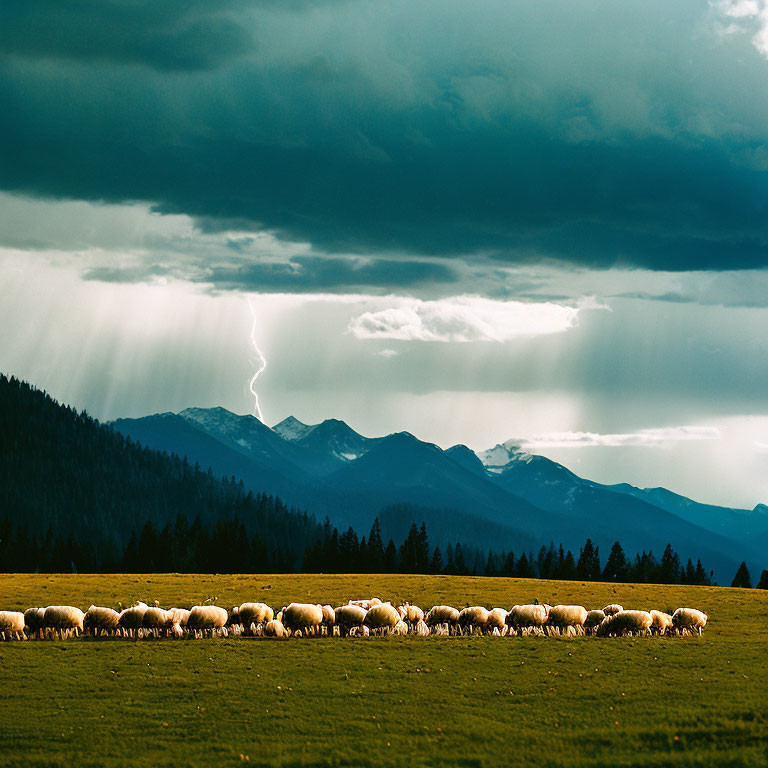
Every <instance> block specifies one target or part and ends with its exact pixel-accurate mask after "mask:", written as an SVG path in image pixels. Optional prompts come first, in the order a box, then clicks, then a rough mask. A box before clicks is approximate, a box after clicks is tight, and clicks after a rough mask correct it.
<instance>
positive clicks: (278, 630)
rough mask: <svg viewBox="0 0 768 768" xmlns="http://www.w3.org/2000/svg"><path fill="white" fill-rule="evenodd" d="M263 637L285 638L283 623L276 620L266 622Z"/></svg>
mask: <svg viewBox="0 0 768 768" xmlns="http://www.w3.org/2000/svg"><path fill="white" fill-rule="evenodd" d="M264 635H265V637H285V636H286V632H285V627H284V626H283V622H282V621H278V620H277V619H272V620H270V621H268V622H267V624H266V626H265V627H264Z"/></svg>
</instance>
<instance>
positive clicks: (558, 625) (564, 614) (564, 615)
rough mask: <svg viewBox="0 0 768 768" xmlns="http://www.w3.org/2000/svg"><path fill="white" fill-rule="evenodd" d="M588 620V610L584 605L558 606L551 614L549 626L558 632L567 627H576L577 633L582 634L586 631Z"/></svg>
mask: <svg viewBox="0 0 768 768" xmlns="http://www.w3.org/2000/svg"><path fill="white" fill-rule="evenodd" d="M586 620H587V609H586V608H585V607H584V606H583V605H556V606H555V607H554V608H552V610H550V612H549V617H548V618H547V625H548V626H549V627H551V628H552V630H554V631H557V632H559V631H560V630H561V629H564V628H567V627H574V629H575V631H576V633H577V634H580V633H582V632H583V631H584V622H585V621H586ZM568 634H571V633H570V632H569V633H568Z"/></svg>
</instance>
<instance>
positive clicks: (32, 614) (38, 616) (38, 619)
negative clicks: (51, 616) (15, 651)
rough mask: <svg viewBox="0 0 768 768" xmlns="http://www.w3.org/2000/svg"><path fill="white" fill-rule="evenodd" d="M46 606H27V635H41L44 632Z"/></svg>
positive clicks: (25, 628)
mask: <svg viewBox="0 0 768 768" xmlns="http://www.w3.org/2000/svg"><path fill="white" fill-rule="evenodd" d="M44 616H45V608H27V610H26V611H24V632H25V633H26V635H27V637H33V636H36V637H40V636H41V635H42V633H43V626H44V622H43V617H44Z"/></svg>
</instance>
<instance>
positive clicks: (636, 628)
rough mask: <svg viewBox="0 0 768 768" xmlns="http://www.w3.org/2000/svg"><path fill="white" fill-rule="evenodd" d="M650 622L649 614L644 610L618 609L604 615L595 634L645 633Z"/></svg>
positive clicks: (605, 635) (602, 635)
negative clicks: (616, 611)
mask: <svg viewBox="0 0 768 768" xmlns="http://www.w3.org/2000/svg"><path fill="white" fill-rule="evenodd" d="M652 623H653V619H652V618H651V614H650V613H648V612H646V611H619V612H618V613H613V614H611V615H610V616H606V617H605V619H603V621H602V622H601V623H600V625H599V626H598V627H597V632H596V634H597V636H598V637H609V636H611V635H614V636H620V635H626V634H630V635H636V634H647V633H648V632H650V629H651V624H652Z"/></svg>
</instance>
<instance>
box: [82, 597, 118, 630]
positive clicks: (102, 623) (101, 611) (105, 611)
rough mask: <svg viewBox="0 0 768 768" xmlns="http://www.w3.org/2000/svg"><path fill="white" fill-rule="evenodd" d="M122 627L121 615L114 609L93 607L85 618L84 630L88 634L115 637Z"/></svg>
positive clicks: (86, 613)
mask: <svg viewBox="0 0 768 768" xmlns="http://www.w3.org/2000/svg"><path fill="white" fill-rule="evenodd" d="M119 626H120V614H119V613H118V612H117V611H114V610H112V608H102V607H99V606H97V605H92V606H91V607H90V608H89V609H88V610H87V611H86V612H85V616H84V617H83V629H84V630H85V632H86V634H91V635H94V636H95V637H98V636H99V635H103V634H107V635H113V634H114V633H115V632H116V631H117V628H118V627H119Z"/></svg>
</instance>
